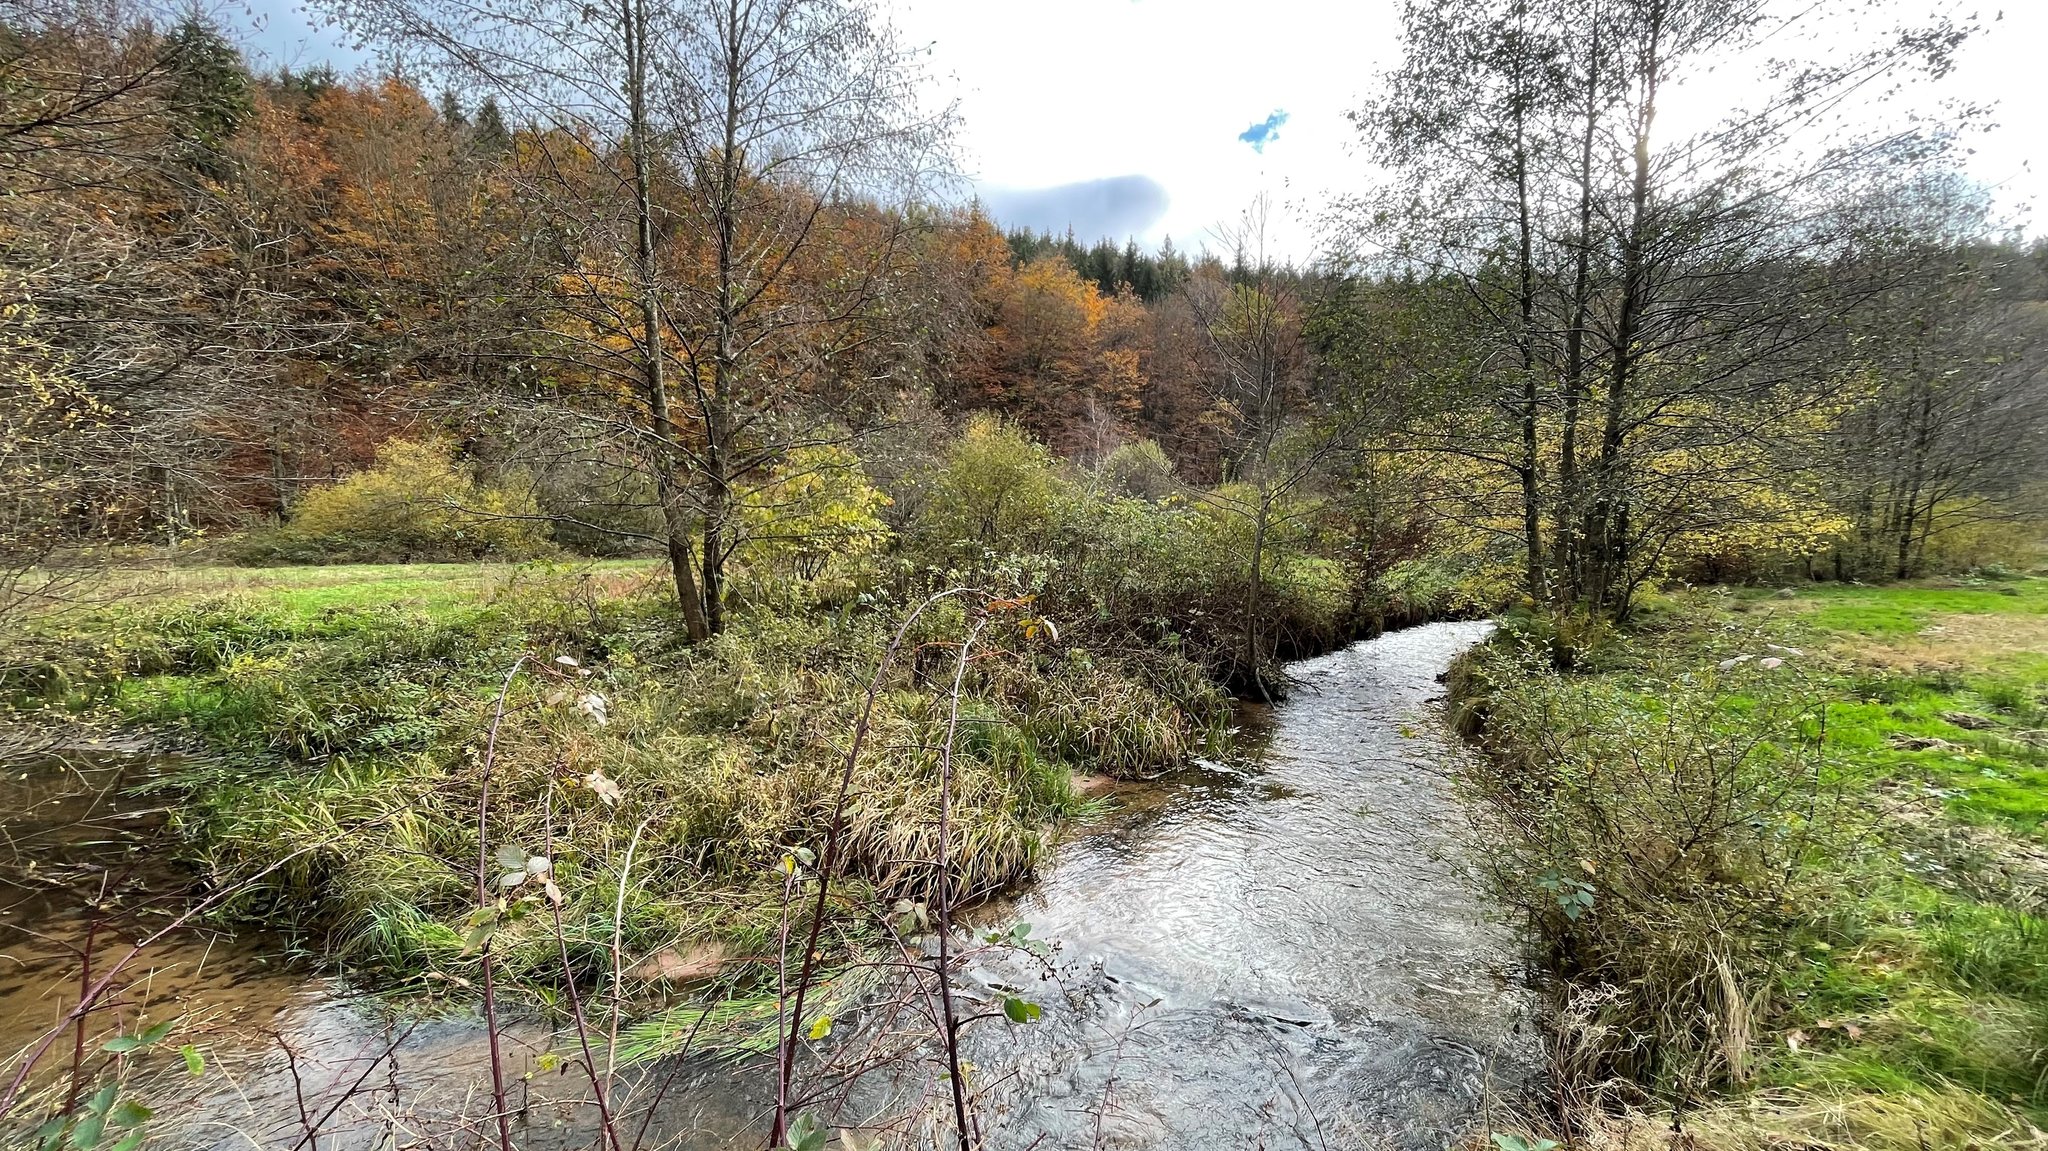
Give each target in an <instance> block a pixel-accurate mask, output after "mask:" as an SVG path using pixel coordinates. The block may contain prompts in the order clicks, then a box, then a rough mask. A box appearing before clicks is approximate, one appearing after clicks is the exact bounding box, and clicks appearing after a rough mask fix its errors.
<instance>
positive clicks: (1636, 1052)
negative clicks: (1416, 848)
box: [1457, 641, 1842, 1094]
mask: <svg viewBox="0 0 2048 1151" xmlns="http://www.w3.org/2000/svg"><path fill="white" fill-rule="evenodd" d="M1462 675H1463V676H1464V677H1465V678H1464V682H1462V683H1460V684H1459V685H1457V686H1458V688H1459V690H1461V691H1463V692H1466V693H1473V692H1475V691H1476V692H1477V693H1479V694H1480V695H1481V696H1482V697H1483V704H1484V709H1485V715H1484V731H1483V733H1482V736H1481V740H1482V746H1483V747H1484V749H1485V751H1486V757H1485V759H1484V761H1483V763H1481V764H1480V765H1478V766H1476V767H1475V768H1474V770H1472V771H1471V772H1469V773H1467V775H1466V777H1465V786H1466V787H1467V788H1468V789H1469V791H1470V792H1471V796H1472V798H1473V799H1474V800H1475V801H1476V803H1475V810H1476V812H1477V815H1476V819H1477V821H1478V825H1479V831H1480V835H1481V837H1482V841H1483V844H1484V850H1483V851H1482V852H1480V853H1479V857H1480V858H1481V859H1482V860H1483V866H1485V867H1486V869H1487V870H1488V872H1489V874H1490V875H1491V878H1492V880H1493V882H1494V884H1495V886H1496V888H1497V889H1498V891H1499V892H1500V893H1501V894H1502V895H1503V896H1504V898H1505V899H1506V900H1507V901H1508V902H1509V904H1510V905H1511V906H1513V907H1514V908H1515V909H1516V910H1517V911H1518V912H1519V913H1520V915H1521V916H1522V917H1523V918H1524V920H1525V922H1526V923H1527V924H1528V926H1529V929H1530V931H1531V932H1532V934H1533V936H1534V938H1535V941H1536V943H1537V945H1538V946H1539V948H1540V949H1541V951H1542V953H1543V955H1544V957H1545V959H1546V964H1545V966H1546V968H1547V969H1548V970H1549V971H1550V972H1551V973H1552V974H1553V975H1555V976H1556V977H1558V979H1559V985H1558V986H1557V987H1556V988H1555V991H1556V995H1557V1002H1558V1006H1559V1009H1560V1014H1569V1013H1570V1012H1578V1013H1579V1014H1582V1015H1586V1016H1587V1018H1586V1019H1584V1020H1583V1021H1582V1022H1583V1026H1580V1027H1578V1028H1577V1029H1576V1030H1575V1036H1574V1054H1573V1058H1574V1060H1575V1061H1576V1063H1577V1067H1576V1068H1575V1070H1576V1071H1577V1073H1578V1075H1577V1077H1578V1078H1580V1079H1581V1080H1582V1081H1587V1082H1599V1081H1602V1080H1605V1079H1608V1078H1610V1077H1619V1078H1622V1079H1627V1080H1633V1081H1635V1082H1638V1083H1641V1084H1645V1085H1649V1086H1653V1087H1656V1088H1658V1089H1660V1090H1662V1089H1666V1088H1669V1089H1672V1090H1677V1091H1681V1092H1684V1093H1687V1094H1690V1093H1693V1092H1697V1091H1701V1090H1704V1089H1707V1088H1711V1087H1714V1086H1716V1085H1719V1084H1722V1083H1726V1082H1731V1081H1732V1082H1740V1081H1743V1080H1744V1079H1745V1078H1747V1077H1748V1075H1749V1074H1750V1069H1751V1066H1752V1060H1753V1058H1754V1050H1753V1045H1754V1040H1755V1036H1756V1032H1757V1030H1758V1029H1759V1027H1760V1026H1761V1020H1762V1018H1763V1017H1764V1016H1765V1014H1766V1013H1767V1012H1768V1011H1769V1010H1770V1009H1771V1007H1772V1004H1771V996H1772V994H1773V988H1774V987H1775V986H1776V985H1777V983H1778V976H1779V973H1780V970H1781V965H1782V964H1783V963H1784V962H1785V961H1786V960H1787V958H1788V956H1790V955H1791V954H1792V953H1793V952H1795V951H1796V947H1795V946H1794V942H1795V937H1796V935H1797V933H1798V931H1799V930H1800V924H1801V923H1802V922H1804V916H1803V915H1802V911H1803V909H1804V907H1805V905H1806V901H1807V900H1808V899H1809V898H1810V897H1811V895H1812V892H1813V890H1814V888H1815V881H1814V880H1815V877H1814V875H1813V873H1812V872H1811V871H1810V870H1809V867H1810V865H1811V864H1812V863H1814V862H1815V861H1816V860H1817V859H1818V858H1820V857H1821V853H1822V850H1823V848H1825V847H1826V846H1828V845H1829V844H1831V843H1832V842H1833V841H1834V838H1835V836H1836V834H1837V831H1838V829H1839V827H1840V825H1841V823H1842V819H1841V814H1842V813H1841V810H1840V809H1839V807H1838V805H1837V803H1836V801H1835V799H1834V796H1833V792H1832V790H1831V787H1830V786H1829V784H1828V783H1827V782H1826V776H1825V775H1824V774H1823V771H1822V766H1821V764H1820V762H1819V757H1818V754H1817V752H1814V751H1813V750H1812V749H1810V748H1808V747H1807V746H1806V745H1805V742H1804V740H1803V738H1802V734H1801V727H1802V724H1804V723H1806V722H1808V721H1809V720H1810V719H1811V717H1812V715H1813V714H1814V712H1813V710H1812V707H1813V705H1812V703H1811V701H1810V700H1809V699H1808V698H1807V696H1806V694H1805V692H1804V691H1803V690H1802V688H1801V687H1800V686H1799V683H1798V681H1797V680H1794V679H1792V678H1790V676H1791V673H1790V670H1789V668H1787V669H1779V670H1777V671H1776V672H1775V673H1774V672H1773V671H1766V670H1760V669H1758V668H1757V667H1756V665H1755V664H1754V663H1744V664H1741V665H1737V666H1735V667H1733V668H1732V669H1730V670H1729V671H1727V672H1717V671H1716V670H1715V669H1714V667H1713V666H1712V665H1711V664H1710V665H1708V666H1707V667H1706V668H1704V669H1701V668H1698V667H1675V668H1658V667H1650V668H1648V669H1646V670H1644V671H1641V672H1640V673H1639V674H1638V675H1637V676H1635V677H1634V678H1633V679H1632V680H1631V681H1629V682H1626V683H1624V682H1621V677H1618V676H1608V677H1599V678H1588V677H1578V678H1574V677H1568V676H1565V675H1562V674H1560V673H1559V672H1558V671H1557V670H1555V664H1554V661H1553V658H1552V655H1551V652H1550V651H1549V650H1547V648H1546V647H1544V646H1541V645H1526V646H1525V645H1520V644H1515V643H1513V642H1511V641H1510V642H1503V643H1499V644H1496V645H1494V646H1493V647H1492V648H1491V649H1489V650H1488V651H1487V652H1485V653H1484V654H1482V655H1481V656H1479V657H1478V659H1477V662H1476V665H1468V666H1467V667H1466V668H1464V669H1463V670H1462Z"/></svg>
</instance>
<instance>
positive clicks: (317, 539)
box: [237, 439, 546, 563]
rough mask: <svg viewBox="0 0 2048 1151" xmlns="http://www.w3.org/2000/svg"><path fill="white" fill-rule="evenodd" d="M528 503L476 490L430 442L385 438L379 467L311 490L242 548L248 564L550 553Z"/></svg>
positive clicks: (502, 492)
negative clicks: (285, 518) (283, 519)
mask: <svg viewBox="0 0 2048 1151" xmlns="http://www.w3.org/2000/svg"><path fill="white" fill-rule="evenodd" d="M534 514H536V512H535V508H534V506H533V504H532V501H531V500H529V499H527V498H526V497H524V496H523V495H520V494H517V493H514V492H511V491H508V490H506V489H504V488H498V487H490V486H486V485H483V484H480V483H478V482H477V481H476V479H475V478H474V477H473V476H471V475H470V474H469V473H468V472H467V471H465V470H464V469H463V468H462V467H460V466H459V465H458V464H457V463H456V462H455V460H454V457H453V455H452V453H451V452H450V450H449V448H448V446H447V445H446V444H444V443H441V442H439V441H433V440H404V439H394V440H390V441H387V442H386V443H385V444H384V446H383V447H381V448H379V449H378V451H377V462H376V464H375V466H373V467H371V468H370V469H368V470H366V471H361V472H357V473H355V474H354V475H351V476H348V477H347V478H345V479H342V480H340V481H338V482H336V483H332V484H328V485H326V486H324V487H319V488H315V489H313V490H312V491H310V492H307V493H306V495H305V496H304V497H303V498H302V499H301V500H300V501H299V504H298V506H297V507H296V508H295V509H293V516H292V520H291V522H290V523H289V524H287V525H285V526H284V527H283V528H280V529H277V530H275V531H271V532H264V533H257V534H256V535H254V536H252V537H250V538H249V539H248V540H247V541H245V543H244V545H243V546H242V547H241V548H240V549H238V552H237V554H238V556H239V558H241V559H242V560H243V562H253V563H265V562H270V563H279V562H282V563H307V562H343V561H356V562H373V561H398V562H407V563H409V562H415V561H422V560H473V559H482V558H484V557H486V556H490V557H496V558H501V559H504V558H522V557H528V556H533V555H536V554H539V553H541V552H543V551H545V550H546V544H545V542H544V539H543V535H542V532H541V529H540V528H539V526H538V525H537V523H536V522H535V521H533V520H530V519H521V518H516V517H521V516H532V515H534Z"/></svg>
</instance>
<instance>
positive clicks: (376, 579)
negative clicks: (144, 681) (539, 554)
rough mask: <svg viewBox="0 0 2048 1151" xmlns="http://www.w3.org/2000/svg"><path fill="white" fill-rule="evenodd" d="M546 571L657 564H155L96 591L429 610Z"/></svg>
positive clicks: (615, 570)
mask: <svg viewBox="0 0 2048 1151" xmlns="http://www.w3.org/2000/svg"><path fill="white" fill-rule="evenodd" d="M552 573H569V574H573V575H576V576H587V577H590V578H592V579H596V580H601V581H606V582H608V583H617V582H620V581H626V580H630V579H633V578H635V577H638V578H653V577H654V576H655V574H656V564H655V562H654V561H652V560H594V561H591V560H586V561H577V562H573V563H552V564H543V563H533V564H509V563H466V564H464V563H432V564H332V565H325V566H313V567H268V568H248V567H155V568H135V569H128V570H125V571H120V572H116V573H113V574H111V575H109V576H108V577H106V579H105V580H104V581H103V582H102V584H101V585H100V587H99V588H98V589H96V590H98V591H99V592H101V593H103V594H106V595H111V596H115V597H119V598H120V599H122V600H124V601H126V602H128V603H131V604H134V603H141V604H150V603H161V602H164V601H167V600H193V599H199V598H203V597H208V596H222V595H240V596H244V597H247V598H248V599H250V600H251V601H252V602H256V603H260V604H263V605H264V606H266V607H273V608H276V609H278V610H280V611H282V612H285V613H287V614H289V615H292V616H297V617H310V616H315V615H319V614H321V613H323V612H329V611H336V610H349V609H361V608H371V607H386V606H392V605H404V606H408V607H414V608H418V609H420V610H422V611H425V612H428V613H430V614H434V613H441V612H446V611H452V610H458V609H461V608H464V607H468V606H473V605H474V604H476V603H477V602H478V601H479V600H480V599H481V598H484V597H486V596H488V595H489V594H491V593H493V592H496V591H499V590H502V589H504V588H506V587H509V586H514V585H517V584H518V583H520V582H521V581H522V580H532V579H536V578H545V577H546V576H547V575H549V574H552ZM89 594H90V593H89Z"/></svg>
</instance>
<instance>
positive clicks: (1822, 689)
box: [1473, 578, 2048, 1151]
mask: <svg viewBox="0 0 2048 1151" xmlns="http://www.w3.org/2000/svg"><path fill="white" fill-rule="evenodd" d="M1518 630H1519V631H1520V632H1521V633H1522V634H1524V635H1527V634H1528V631H1529V627H1528V625H1522V626H1521V627H1520V628H1519V629H1518V627H1517V625H1516V624H1515V623H1514V621H1512V620H1511V621H1510V625H1509V627H1508V628H1507V629H1504V636H1505V637H1506V638H1505V639H1504V642H1503V644H1501V645H1498V646H1497V648H1496V650H1495V651H1494V652H1493V653H1491V654H1490V655H1489V656H1487V657H1485V658H1486V659H1487V660H1489V661H1491V662H1489V663H1487V664H1483V665H1481V666H1482V670H1481V671H1480V672H1479V673H1478V674H1479V675H1480V677H1481V680H1482V682H1489V683H1491V684H1492V687H1491V688H1488V689H1481V691H1480V692H1479V693H1478V694H1476V695H1474V697H1473V698H1475V699H1480V700H1482V701H1483V702H1484V703H1485V704H1486V706H1488V707H1490V708H1491V709H1492V710H1491V712H1490V713H1480V714H1486V715H1487V719H1486V720H1485V722H1486V725H1487V726H1486V735H1485V736H1484V739H1485V740H1486V743H1487V746H1488V747H1489V748H1490V749H1491V750H1492V751H1493V752H1494V754H1493V755H1492V756H1490V757H1489V761H1490V762H1493V763H1497V764H1499V765H1501V766H1500V768H1499V770H1498V771H1497V772H1494V773H1491V774H1488V775H1486V776H1483V777H1482V778H1481V780H1480V782H1479V786H1478V787H1477V794H1478V795H1479V796H1480V800H1479V801H1480V803H1481V805H1482V807H1481V810H1482V813H1483V815H1484V816H1485V817H1486V818H1488V819H1489V823H1488V826H1489V827H1490V828H1491V829H1492V834H1496V835H1498V836H1500V837H1501V839H1502V842H1503V843H1505V844H1507V845H1509V846H1511V847H1512V848H1513V850H1512V851H1508V852H1503V853H1502V856H1503V859H1504V860H1505V862H1503V863H1502V864H1500V865H1499V866H1497V867H1496V868H1495V878H1496V881H1497V882H1498V883H1499V884H1500V885H1501V887H1502V889H1503V891H1504V892H1505V893H1506V896H1507V898H1509V899H1510V900H1511V901H1519V902H1520V905H1521V906H1522V908H1523V909H1524V911H1525V912H1526V913H1527V914H1528V915H1529V916H1530V918H1531V921H1532V922H1534V923H1535V924H1536V925H1537V934H1538V937H1539V942H1540V946H1541V948H1542V949H1543V951H1544V953H1545V954H1546V956H1547V957H1548V959H1549V962H1550V965H1551V967H1552V970H1553V971H1555V972H1556V973H1557V974H1558V975H1559V976H1560V980H1559V992H1558V995H1559V999H1558V1000H1557V1003H1558V1004H1561V1005H1567V1006H1562V1007H1560V1011H1561V1014H1560V1016H1559V1018H1558V1026H1559V1027H1560V1029H1561V1032H1560V1034H1561V1035H1562V1036H1564V1038H1563V1039H1561V1040H1560V1042H1561V1043H1562V1044H1563V1047H1562V1048H1561V1049H1564V1050H1570V1049H1573V1045H1574V1044H1577V1045H1579V1049H1578V1052H1577V1054H1578V1056H1580V1057H1583V1060H1584V1062H1583V1067H1584V1068H1585V1069H1587V1072H1588V1075H1587V1078H1588V1080H1589V1082H1587V1083H1581V1084H1580V1085H1579V1086H1580V1087H1581V1088H1586V1089H1592V1088H1594V1087H1595V1086H1596V1083H1595V1082H1591V1081H1598V1080H1601V1079H1602V1077H1603V1076H1620V1077H1622V1078H1625V1079H1633V1080H1634V1081H1635V1082H1636V1083H1637V1084H1639V1085H1643V1086H1647V1087H1648V1088H1649V1090H1648V1091H1647V1092H1646V1093H1644V1094H1642V1095H1639V1096H1637V1097H1636V1098H1637V1102H1636V1107H1637V1108H1638V1109H1639V1111H1638V1113H1642V1112H1649V1113H1656V1112H1659V1111H1665V1110H1666V1109H1673V1108H1674V1105H1675V1111H1676V1118H1677V1121H1678V1122H1680V1123H1681V1124H1682V1125H1683V1126H1684V1127H1685V1128H1686V1129H1687V1130H1689V1131H1691V1132H1693V1134H1694V1136H1695V1137H1696V1138H1698V1139H1700V1140H1701V1142H1700V1143H1699V1144H1698V1145H1699V1146H1703V1147H1711V1148H1720V1149H1737V1148H1741V1149H1751V1148H1754V1149H1757V1151H1763V1149H1775V1148H1791V1147H1797V1148H1812V1149H1834V1148H1869V1149H1879V1148H1882V1149H1886V1151H1893V1149H1896V1151H1937V1149H1948V1151H1966V1149H1984V1151H1988V1149H1990V1148H2025V1147H2041V1146H2048V1138H2044V1136H2043V1135H2042V1133H2041V1129H2042V1128H2044V1127H2048V919H2044V914H2048V579H2041V578H2016V579H2010V580H2001V581H1975V580H1973V581H1949V582H1927V583H1923V584H1916V585H1909V586H1893V587H1864V586H1856V585H1848V586H1842V585H1834V584H1821V585H1811V586H1807V585H1801V586H1799V587H1796V588H1793V589H1789V590H1772V589H1725V588H1722V589H1698V590H1693V591H1687V592H1684V593H1680V594H1674V595H1669V596H1660V597H1654V598H1653V599H1652V600H1651V602H1650V603H1648V604H1647V605H1646V608H1645V611H1644V612H1643V615H1642V618H1641V622H1640V623H1639V625H1638V626H1637V627H1636V628H1635V629H1634V630H1633V631H1632V632H1631V633H1630V634H1629V635H1627V636H1623V637H1616V638H1615V639H1614V640H1612V641H1610V642H1608V643H1605V644H1602V645H1600V646H1599V647H1598V648H1597V649H1595V650H1594V651H1593V652H1592V653H1591V654H1590V655H1588V656H1586V657H1584V658H1583V662H1582V663H1581V667H1580V670H1579V671H1578V672H1576V673H1569V674H1558V673H1555V672H1551V671H1547V670H1544V669H1543V667H1542V664H1543V661H1542V660H1541V659H1535V661H1534V662H1530V660H1531V659H1532V658H1534V657H1528V656H1525V657H1524V659H1523V662H1520V663H1514V662H1513V659H1512V657H1511V656H1510V655H1509V654H1508V652H1509V649H1510V648H1511V647H1512V645H1513V643H1514V640H1513V636H1514V635H1515V634H1516V633H1517V631H1518ZM1524 646H1525V651H1526V644H1525V645H1524ZM1488 677H1490V678H1488ZM1489 693H1490V694H1489ZM1560 796H1562V797H1563V798H1559V797H1560ZM1579 899H1582V900H1583V903H1582V904H1578V905H1574V904H1573V901H1574V900H1579ZM1560 910H1562V911H1563V912H1564V913H1565V914H1559V912H1560ZM1603 997H1604V998H1603ZM1589 1004H1590V1005H1591V1006H1588V1005H1589ZM1603 1068H1604V1070H1601V1069H1603ZM1631 1090H1633V1089H1631ZM1623 1094H1624V1095H1626V1094H1627V1092H1624V1093H1623ZM1606 1097H1607V1098H1612V1096H1611V1095H1609V1096H1606ZM1597 1109H1598V1108H1597V1107H1595V1108H1593V1110H1597ZM1673 1118H1674V1116H1673V1114H1671V1113H1665V1114H1661V1115H1658V1116H1657V1117H1656V1118H1654V1119H1649V1120H1645V1121H1643V1127H1642V1130H1641V1132H1638V1134H1641V1135H1643V1137H1645V1138H1652V1136H1650V1135H1648V1134H1647V1133H1648V1132H1650V1131H1651V1130H1653V1129H1655V1128H1658V1127H1660V1126H1664V1125H1668V1124H1669V1123H1670V1122H1672V1121H1673ZM1581 1134H1583V1132H1581ZM1610 1134H1611V1132H1610ZM1654 1138H1660V1139H1661V1138H1662V1136H1655V1137H1654ZM1645 1145H1653V1144H1645ZM1654 1145H1658V1146H1662V1145H1663V1144H1662V1143H1656V1144H1654Z"/></svg>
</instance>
